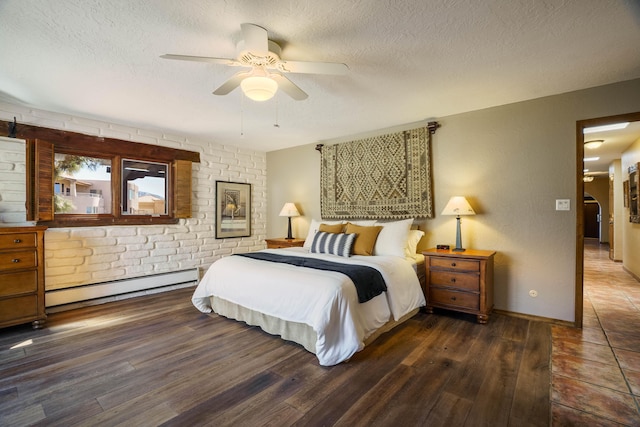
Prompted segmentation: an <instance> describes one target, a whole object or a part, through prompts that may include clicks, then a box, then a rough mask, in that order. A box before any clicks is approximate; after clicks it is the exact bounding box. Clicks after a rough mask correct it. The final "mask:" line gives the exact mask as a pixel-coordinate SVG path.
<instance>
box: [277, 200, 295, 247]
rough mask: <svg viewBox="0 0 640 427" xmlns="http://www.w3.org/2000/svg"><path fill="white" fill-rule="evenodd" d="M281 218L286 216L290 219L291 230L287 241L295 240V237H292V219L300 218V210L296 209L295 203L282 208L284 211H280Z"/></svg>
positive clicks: (286, 204) (288, 231)
mask: <svg viewBox="0 0 640 427" xmlns="http://www.w3.org/2000/svg"><path fill="white" fill-rule="evenodd" d="M280 216H286V217H288V218H289V228H288V230H287V240H291V239H293V236H292V235H291V217H292V216H300V212H298V209H297V208H296V205H294V204H293V203H290V202H288V203H285V204H284V206H283V207H282V210H281V211H280Z"/></svg>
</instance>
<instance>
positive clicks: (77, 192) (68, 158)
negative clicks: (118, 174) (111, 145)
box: [53, 152, 111, 215]
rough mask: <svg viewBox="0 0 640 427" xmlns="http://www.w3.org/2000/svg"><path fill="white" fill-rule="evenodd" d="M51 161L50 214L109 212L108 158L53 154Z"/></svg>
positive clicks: (109, 166) (109, 162) (109, 164)
mask: <svg viewBox="0 0 640 427" xmlns="http://www.w3.org/2000/svg"><path fill="white" fill-rule="evenodd" d="M53 159H54V168H53V178H54V188H55V191H54V196H53V208H54V214H56V215H58V214H60V215H62V214H68V215H81V214H105V213H106V214H108V213H111V173H110V172H107V170H109V171H110V170H111V160H110V159H101V158H97V157H87V156H77V155H73V154H64V153H57V152H56V153H55V154H54V156H53ZM58 189H61V190H62V191H58Z"/></svg>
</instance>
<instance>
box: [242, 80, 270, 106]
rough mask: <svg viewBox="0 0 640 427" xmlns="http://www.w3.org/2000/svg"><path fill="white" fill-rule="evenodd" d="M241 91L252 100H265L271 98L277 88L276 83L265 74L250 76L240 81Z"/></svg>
mask: <svg viewBox="0 0 640 427" xmlns="http://www.w3.org/2000/svg"><path fill="white" fill-rule="evenodd" d="M240 87H241V88H242V92H243V93H244V94H245V95H246V97H247V98H249V99H251V100H253V101H266V100H268V99H271V98H273V95H275V94H276V92H277V90H278V83H276V81H275V80H273V79H271V78H269V77H266V76H251V77H247V78H246V79H244V80H242V82H241V83H240Z"/></svg>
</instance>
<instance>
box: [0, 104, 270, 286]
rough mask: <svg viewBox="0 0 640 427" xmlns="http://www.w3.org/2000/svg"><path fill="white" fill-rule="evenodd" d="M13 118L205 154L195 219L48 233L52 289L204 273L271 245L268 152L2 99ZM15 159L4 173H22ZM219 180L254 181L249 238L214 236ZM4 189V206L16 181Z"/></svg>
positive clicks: (2, 115)
mask: <svg viewBox="0 0 640 427" xmlns="http://www.w3.org/2000/svg"><path fill="white" fill-rule="evenodd" d="M14 116H15V117H16V119H17V121H18V126H19V125H20V123H26V124H32V125H36V126H42V127H49V128H54V129H61V130H66V131H71V132H78V133H84V134H88V135H97V136H103V137H110V138H118V139H122V140H127V141H135V142H142V143H146V144H154V145H161V146H165V147H171V148H179V149H185V150H190V151H196V152H199V153H200V163H194V164H193V176H192V179H193V183H192V184H193V194H192V200H193V217H192V218H189V219H186V220H180V223H178V224H175V225H167V226H158V225H151V226H114V227H73V228H51V229H48V230H47V231H46V233H45V262H46V265H45V276H46V285H45V289H46V290H47V291H51V290H57V289H65V288H69V287H74V286H78V285H87V284H94V283H101V282H107V281H114V280H120V279H125V278H133V277H140V276H146V275H150V274H155V273H165V272H170V271H175V270H182V269H188V268H198V269H199V273H200V276H202V275H203V274H204V271H206V269H207V268H208V267H209V265H211V263H212V262H214V261H215V260H216V259H218V258H220V257H222V256H225V255H229V254H232V253H235V252H246V251H249V250H256V249H262V248H264V247H265V245H264V239H265V237H266V201H267V199H266V172H267V171H266V153H264V152H259V151H252V150H245V149H240V148H236V147H230V146H226V145H221V144H217V143H215V142H213V141H195V140H191V139H188V138H184V137H180V136H176V135H169V134H166V133H163V132H160V131H152V130H145V129H138V128H134V127H129V126H122V125H116V124H113V123H105V122H101V121H97V120H91V119H85V118H81V117H75V116H71V115H66V114H58V113H51V112H46V111H42V110H34V109H30V108H27V107H22V106H17V105H14V104H9V103H3V102H0V119H2V120H5V121H13V117H14ZM0 143H4V141H0ZM2 146H3V145H2ZM2 146H0V147H2ZM1 151H2V150H1V149H0V152H1ZM0 156H2V155H1V154H0ZM12 156H13V155H12V154H8V155H4V156H3V157H0V175H2V176H4V174H6V173H7V171H8V170H9V169H11V170H13V169H15V168H19V169H20V168H24V165H22V166H20V165H19V164H18V163H19V162H11V161H7V160H6V159H7V157H12ZM15 157H16V156H13V158H15ZM216 180H222V181H234V182H243V183H250V184H251V191H252V198H251V209H252V210H251V220H252V223H251V230H252V236H251V237H245V238H234V239H224V240H223V239H220V240H217V239H215V228H214V227H215V225H214V221H215V210H214V204H215V181H216ZM2 181H3V182H4V180H2ZM0 185H2V186H1V187H0V209H2V205H3V199H4V198H5V197H7V195H9V194H10V193H11V188H13V187H11V185H14V186H15V184H9V187H7V186H5V185H4V184H0ZM22 203H23V204H24V202H22ZM113 286H114V289H113V291H114V294H116V293H118V291H117V283H114V285H113Z"/></svg>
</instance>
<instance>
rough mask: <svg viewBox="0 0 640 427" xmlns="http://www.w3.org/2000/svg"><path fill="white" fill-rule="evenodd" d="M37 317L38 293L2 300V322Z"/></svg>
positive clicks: (0, 312) (0, 304)
mask: <svg viewBox="0 0 640 427" xmlns="http://www.w3.org/2000/svg"><path fill="white" fill-rule="evenodd" d="M35 317H38V296H37V295H26V296H21V297H14V298H7V299H2V300H0V323H2V322H7V321H19V320H20V319H28V320H30V319H33V318H35ZM28 320H27V321H28ZM16 323H17V322H16Z"/></svg>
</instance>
